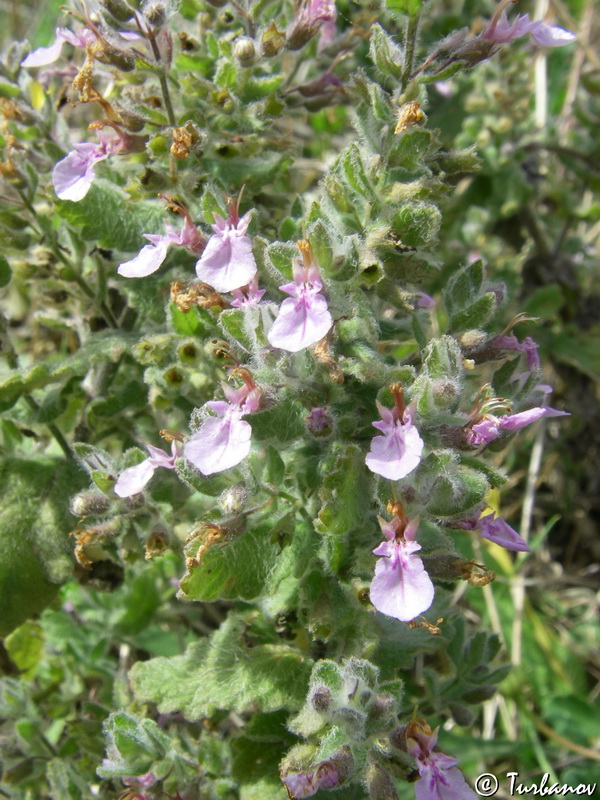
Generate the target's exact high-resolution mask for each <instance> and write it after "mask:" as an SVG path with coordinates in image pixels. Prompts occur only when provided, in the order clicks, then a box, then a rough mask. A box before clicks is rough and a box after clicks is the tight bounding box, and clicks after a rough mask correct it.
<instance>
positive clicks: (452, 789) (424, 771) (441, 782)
mask: <svg viewBox="0 0 600 800" xmlns="http://www.w3.org/2000/svg"><path fill="white" fill-rule="evenodd" d="M440 756H443V757H444V758H447V756H444V754H443V753H433V754H432V755H431V757H430V758H429V759H428V760H427V761H428V762H433V764H431V766H430V765H429V763H427V764H426V765H425V766H421V765H420V764H419V773H420V774H421V778H420V779H419V780H418V781H417V782H416V783H415V796H416V800H476V798H477V795H476V794H475V792H474V791H473V790H472V789H471V788H470V787H469V785H468V784H467V782H466V781H465V779H464V776H463V774H462V772H461V771H460V770H459V769H457V768H456V767H452V768H451V769H447V768H444V767H440V766H438V765H437V764H436V763H435V759H438V758H439V757H440ZM451 760H452V761H454V762H455V759H451Z"/></svg>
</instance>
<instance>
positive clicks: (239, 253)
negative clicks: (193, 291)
mask: <svg viewBox="0 0 600 800" xmlns="http://www.w3.org/2000/svg"><path fill="white" fill-rule="evenodd" d="M249 213H250V212H248V214H245V215H244V216H243V217H242V219H240V220H239V221H238V223H237V225H234V224H233V222H231V221H226V220H222V218H219V219H218V220H217V223H216V225H214V226H213V230H215V233H214V234H213V235H212V236H211V237H210V239H209V240H208V243H207V245H206V247H205V249H204V252H203V253H202V255H201V256H200V259H199V261H198V262H197V264H196V274H197V275H198V277H199V278H200V280H201V281H204V283H208V284H209V285H210V286H212V287H213V288H215V289H216V290H217V291H218V292H231V291H233V290H234V289H239V288H240V287H242V286H246V285H247V284H249V283H250V281H251V280H252V278H253V277H254V276H255V275H256V261H255V259H254V254H253V253H252V242H251V241H250V237H249V236H246V230H247V228H248V224H249V222H250V217H249Z"/></svg>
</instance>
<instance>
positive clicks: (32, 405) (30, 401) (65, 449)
mask: <svg viewBox="0 0 600 800" xmlns="http://www.w3.org/2000/svg"><path fill="white" fill-rule="evenodd" d="M24 397H25V401H26V402H27V404H28V406H29V407H30V408H31V409H32V410H33V411H39V410H40V406H39V405H38V403H37V402H36V401H35V400H34V399H33V397H32V396H31V395H29V394H26V395H24ZM46 427H47V428H48V430H49V431H50V433H51V434H52V435H53V436H54V438H55V439H56V441H57V442H58V444H59V445H60V448H61V450H62V451H63V453H64V454H65V455H66V457H67V458H68V459H69V460H74V459H75V456H74V455H73V451H72V450H71V447H70V445H69V443H68V442H67V440H66V439H65V437H64V436H63V435H62V433H61V432H60V430H59V429H58V428H57V427H56V425H55V424H54V423H53V422H47V423H46Z"/></svg>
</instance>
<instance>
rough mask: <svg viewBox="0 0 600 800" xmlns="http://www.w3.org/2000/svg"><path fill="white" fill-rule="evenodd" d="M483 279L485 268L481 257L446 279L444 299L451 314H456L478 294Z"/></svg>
mask: <svg viewBox="0 0 600 800" xmlns="http://www.w3.org/2000/svg"><path fill="white" fill-rule="evenodd" d="M484 280H485V270H484V267H483V262H482V261H481V259H477V261H473V263H471V264H467V266H465V267H463V268H462V269H460V270H459V271H458V272H457V273H456V274H455V275H453V276H452V277H451V278H450V280H449V281H448V286H447V288H446V290H445V291H444V300H445V302H446V305H447V306H448V310H449V311H450V313H451V314H456V313H457V312H458V311H461V310H462V309H463V308H466V307H467V306H469V305H470V304H471V303H472V302H473V301H474V300H475V299H476V298H477V297H478V296H479V294H480V292H481V290H482V288H483V282H484Z"/></svg>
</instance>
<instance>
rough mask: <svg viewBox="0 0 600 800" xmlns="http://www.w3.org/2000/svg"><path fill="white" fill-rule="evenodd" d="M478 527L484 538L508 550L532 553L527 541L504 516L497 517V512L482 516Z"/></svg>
mask: <svg viewBox="0 0 600 800" xmlns="http://www.w3.org/2000/svg"><path fill="white" fill-rule="evenodd" d="M477 527H478V529H479V535H480V536H481V537H482V538H483V539H489V541H490V542H494V543H495V544H499V545H500V547H505V548H506V549H507V550H515V551H521V552H526V553H531V548H530V547H529V545H528V544H527V542H526V541H525V540H524V539H522V538H521V537H520V536H519V534H518V533H517V532H516V531H515V530H513V528H511V527H510V525H509V524H508V522H506V521H505V520H503V519H502V517H496V514H495V513H493V514H487V515H486V516H485V517H480V518H479V522H478V523H477Z"/></svg>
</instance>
